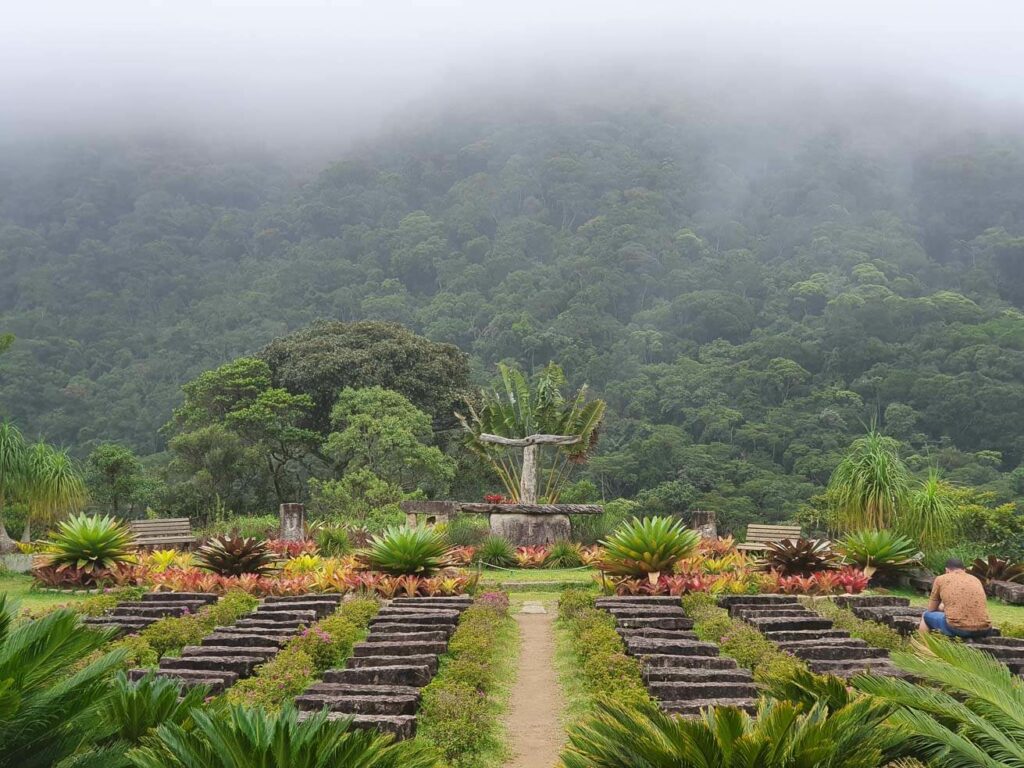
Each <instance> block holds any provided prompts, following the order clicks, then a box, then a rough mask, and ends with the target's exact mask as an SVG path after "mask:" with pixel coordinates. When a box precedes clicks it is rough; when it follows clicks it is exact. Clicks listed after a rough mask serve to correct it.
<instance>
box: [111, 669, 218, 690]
mask: <svg viewBox="0 0 1024 768" xmlns="http://www.w3.org/2000/svg"><path fill="white" fill-rule="evenodd" d="M150 673H152V674H154V675H155V676H156V677H165V678H168V679H170V680H177V681H179V682H180V683H182V685H183V686H185V687H187V688H191V687H193V686H196V685H208V686H210V693H221V692H223V691H224V690H225V689H226V688H229V687H230V686H232V685H234V684H235V682H236V681H237V680H238V675H236V674H235V673H234V672H214V671H210V670H199V671H193V670H187V669H176V670H169V669H157V670H152V669H130V670H128V679H129V680H132V681H137V680H141V679H142V678H144V677H146V675H148V674H150Z"/></svg>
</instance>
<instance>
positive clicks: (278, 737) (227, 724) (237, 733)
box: [129, 706, 435, 768]
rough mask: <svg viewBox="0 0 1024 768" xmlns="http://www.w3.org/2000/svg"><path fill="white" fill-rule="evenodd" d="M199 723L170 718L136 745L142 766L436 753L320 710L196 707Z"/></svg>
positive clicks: (395, 767)
mask: <svg viewBox="0 0 1024 768" xmlns="http://www.w3.org/2000/svg"><path fill="white" fill-rule="evenodd" d="M193 720H194V722H195V728H194V729H191V730H188V729H185V728H183V727H182V726H180V725H175V724H166V725H162V726H160V728H158V729H157V731H156V734H155V735H154V736H152V737H150V738H149V739H148V742H149V743H148V744H147V745H146V746H144V747H141V748H139V749H135V750H132V751H131V752H130V753H129V758H130V759H131V761H132V764H133V765H135V766H136V767H137V768H285V767H287V768H335V767H337V766H345V768H432V767H433V766H434V765H435V756H434V755H433V753H431V752H430V751H428V750H426V749H425V748H423V747H422V746H417V745H415V744H414V743H412V742H404V743H399V744H391V743H390V742H391V739H390V737H388V736H382V735H381V734H379V733H377V732H376V731H369V730H357V729H354V728H351V727H350V725H349V722H348V721H344V720H342V721H331V720H328V719H327V715H326V713H319V714H317V715H315V716H313V717H311V718H309V719H308V720H306V721H304V722H298V719H297V713H296V711H295V710H294V709H293V708H292V707H285V709H283V710H282V711H281V713H280V714H277V715H269V714H266V713H264V712H263V711H262V710H255V709H253V710H250V709H246V708H244V707H237V706H235V707H229V708H226V709H225V710H224V711H223V712H221V713H219V715H218V716H211V715H210V714H208V713H206V712H194V713H193Z"/></svg>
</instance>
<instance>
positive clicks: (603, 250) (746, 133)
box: [0, 109, 1024, 521]
mask: <svg viewBox="0 0 1024 768" xmlns="http://www.w3.org/2000/svg"><path fill="white" fill-rule="evenodd" d="M892 121H893V123H892V125H891V126H890V125H886V124H883V125H881V126H877V125H876V126H875V129H874V131H873V133H872V135H871V136H870V137H869V136H866V135H865V134H864V132H863V131H861V132H859V133H858V132H855V131H853V130H852V129H849V130H848V129H846V128H844V127H842V125H841V124H840V123H836V122H834V121H825V120H822V121H820V122H815V121H806V120H803V119H799V120H798V119H796V118H793V119H788V120H784V119H780V118H776V119H773V121H768V122H764V123H758V122H756V121H752V120H748V119H746V118H744V119H740V118H739V117H730V116H728V115H726V114H722V113H708V114H703V113H700V112H699V111H698V112H697V113H694V112H692V111H688V110H686V109H679V110H667V109H642V110H641V109H622V110H601V111H598V110H593V109H591V110H582V109H580V110H575V111H566V112H564V113H559V114H554V113H550V114H545V115H544V117H543V118H538V117H531V118H526V117H517V116H516V115H514V114H511V115H504V116H503V117H502V119H500V120H499V119H494V120H483V119H468V118H465V117H464V116H455V115H453V116H450V117H448V118H442V119H439V120H438V121H437V122H436V123H434V124H432V125H430V126H429V127H427V128H423V129H421V130H415V131H414V130H409V131H408V132H407V133H406V135H404V136H403V137H400V138H393V139H389V140H387V141H381V142H379V143H376V144H373V145H368V146H365V147H363V148H362V149H359V150H356V151H353V152H351V153H349V154H348V155H347V156H346V157H345V158H344V159H341V160H339V161H338V162H336V163H334V164H331V165H329V166H327V167H325V168H323V169H322V171H320V172H318V173H315V174H313V175H311V176H310V175H304V174H303V173H301V172H298V171H294V170H291V169H289V168H287V167H286V165H285V164H284V163H281V162H275V161H273V160H272V159H269V158H266V157H256V156H251V155H242V154H237V153H236V154H226V153H223V152H214V151H213V150H207V149H204V148H202V147H198V146H183V145H181V144H176V143H169V142H153V141H143V140H139V141H137V142H94V143H89V144H86V143H82V144H79V145H75V146H62V147H59V148H58V147H55V146H51V145H42V144H38V145H31V146H30V145H11V146H7V147H5V148H4V150H3V155H2V157H0V275H2V281H0V334H2V333H4V332H10V333H13V334H14V335H15V336H16V341H15V343H14V344H13V346H12V347H11V348H10V350H9V351H8V352H7V353H5V354H4V356H3V358H2V361H0V412H3V413H5V414H8V415H10V416H11V417H13V419H14V420H15V421H16V422H17V423H18V424H20V425H21V426H22V427H23V429H24V430H25V431H26V432H28V433H30V434H33V435H35V434H39V435H44V436H45V437H46V438H47V439H49V440H51V441H54V442H57V443H63V444H64V445H66V446H68V447H70V448H71V449H72V450H73V452H74V453H76V454H78V455H81V456H84V455H86V454H88V453H89V451H90V450H91V449H92V448H94V447H95V446H96V445H98V444H99V443H101V442H104V441H108V440H113V441H120V442H123V443H126V444H128V445H130V446H131V447H133V448H134V449H135V450H136V451H137V452H138V453H139V454H140V455H150V454H158V453H160V452H162V451H164V450H165V448H166V444H165V441H166V439H167V436H166V434H164V433H161V432H160V428H161V426H162V425H164V424H165V423H167V422H168V421H169V419H170V418H171V413H172V410H173V409H174V408H175V407H176V406H177V405H178V404H179V403H180V402H181V391H180V387H181V385H182V384H183V383H185V382H186V381H189V380H191V379H193V378H194V377H195V376H197V375H198V374H199V373H201V372H202V371H204V370H207V369H210V368H213V367H216V366H218V365H221V364H223V363H225V362H228V361H230V360H232V359H234V358H237V357H239V356H241V355H244V354H248V353H258V352H259V351H260V350H261V349H262V348H263V347H264V346H265V345H266V344H267V343H268V342H270V341H271V340H272V339H274V338H275V337H278V336H282V335H284V334H286V333H288V332H290V331H294V330H297V329H299V328H302V327H304V326H306V325H308V324H309V323H311V322H313V321H314V320H317V319H332V320H342V321H355V320H364V319H368V320H387V321H394V322H397V323H401V324H403V325H405V326H407V327H409V328H410V329H412V330H413V331H415V332H417V333H420V334H422V335H425V336H427V337H428V338H430V339H432V340H435V341H443V342H450V343H452V344H455V345H457V346H459V347H460V348H461V349H462V350H464V351H465V352H466V353H468V354H469V355H470V363H471V371H472V376H473V378H474V380H475V382H476V383H477V384H485V383H487V381H488V380H489V378H490V377H491V376H492V375H493V371H494V366H495V364H496V363H497V362H498V361H501V360H511V361H517V362H518V363H519V364H520V365H521V366H522V367H524V368H525V369H527V370H536V369H538V368H539V367H541V366H543V365H544V364H545V363H547V362H548V361H552V360H554V361H557V362H559V363H560V364H561V365H562V366H563V368H564V370H565V372H566V374H567V376H568V377H569V381H570V384H572V385H574V386H578V385H580V384H582V383H584V382H585V383H587V384H589V385H590V387H591V390H592V392H594V393H595V394H596V395H598V396H600V397H603V398H604V399H606V400H607V402H608V416H607V420H606V424H605V427H604V430H603V432H602V435H601V442H600V448H599V451H598V454H597V456H596V457H595V458H594V459H593V460H592V461H591V463H590V465H589V466H588V468H587V475H588V476H589V477H590V479H591V480H593V481H594V483H595V484H596V485H597V486H598V488H599V489H600V492H601V493H602V494H603V495H605V496H606V497H616V496H635V495H638V494H639V495H641V496H642V498H643V500H644V502H645V503H646V504H647V505H649V506H650V507H651V508H657V509H674V510H678V509H686V508H688V507H693V506H708V507H711V508H716V509H720V510H723V512H726V513H727V514H728V515H729V516H731V518H732V519H734V520H736V521H741V520H745V519H752V518H756V517H767V518H770V519H781V518H784V517H787V516H789V515H791V514H792V513H793V511H794V509H795V508H796V506H797V505H798V504H799V503H800V502H801V501H802V500H805V499H807V498H809V497H810V496H811V495H812V494H813V493H815V492H816V491H817V490H818V489H820V487H821V486H822V485H823V484H824V482H825V481H826V480H827V478H828V476H829V473H830V472H831V470H832V468H833V467H834V466H835V464H836V462H837V458H838V455H839V452H840V451H841V450H842V449H843V448H845V447H846V446H847V445H848V444H849V442H850V440H851V439H852V438H853V437H855V436H857V435H859V434H861V433H863V432H864V430H865V429H866V427H867V425H869V424H870V423H872V422H877V424H878V426H879V427H880V428H881V429H882V430H883V431H885V432H887V433H889V434H891V435H893V436H895V437H897V438H899V439H900V440H901V441H903V443H904V446H905V453H906V455H907V457H908V459H909V461H910V463H911V466H912V467H914V468H916V469H919V470H924V469H926V468H927V467H928V466H929V465H931V464H938V465H939V466H940V467H941V468H943V470H945V472H946V474H947V476H948V477H949V478H951V479H952V480H954V481H960V482H964V483H970V484H972V485H978V486H983V487H987V488H988V489H990V490H993V491H995V492H996V493H997V495H998V497H999V498H1002V499H1011V498H1013V497H1014V496H1015V495H1019V494H1021V493H1022V492H1024V469H1019V468H1018V467H1021V466H1022V457H1024V313H1022V310H1024V138H1022V137H1024V132H1017V133H1013V132H1005V131H989V132H983V131H975V130H972V131H954V130H952V129H950V131H949V132H948V133H946V134H944V135H943V136H941V137H939V136H938V134H937V133H936V132H934V131H926V128H925V126H922V127H921V128H920V129H914V128H908V127H907V126H903V127H902V129H901V130H895V128H896V126H897V124H898V122H899V118H897V117H893V118H892ZM890 127H892V128H893V130H892V131H891V132H890V131H889V130H888V129H889V128H890ZM889 133H891V135H887V134H889ZM879 137H882V138H879ZM161 461H162V459H161V458H160V457H159V456H157V457H154V458H153V459H152V462H151V463H153V464H155V465H158V464H159V463H160V462H161Z"/></svg>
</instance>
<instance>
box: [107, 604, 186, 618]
mask: <svg viewBox="0 0 1024 768" xmlns="http://www.w3.org/2000/svg"><path fill="white" fill-rule="evenodd" d="M204 605H205V603H191V604H190V603H170V604H166V605H161V604H159V603H142V602H137V603H130V604H128V603H121V604H120V605H118V606H116V607H115V608H114V610H113V611H111V612H110V615H111V616H146V617H153V618H158V619H162V618H163V617H165V616H184V615H185V614H187V613H195V612H196V611H198V610H199V609H200V608H202V607H203V606H204Z"/></svg>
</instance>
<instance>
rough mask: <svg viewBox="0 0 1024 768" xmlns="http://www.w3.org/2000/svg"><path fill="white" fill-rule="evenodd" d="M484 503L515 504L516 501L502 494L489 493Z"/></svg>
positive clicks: (485, 496)
mask: <svg viewBox="0 0 1024 768" xmlns="http://www.w3.org/2000/svg"><path fill="white" fill-rule="evenodd" d="M484 503H486V504H515V503H516V500H515V499H511V498H509V497H508V496H503V495H502V494H500V493H488V494H485V495H484Z"/></svg>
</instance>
